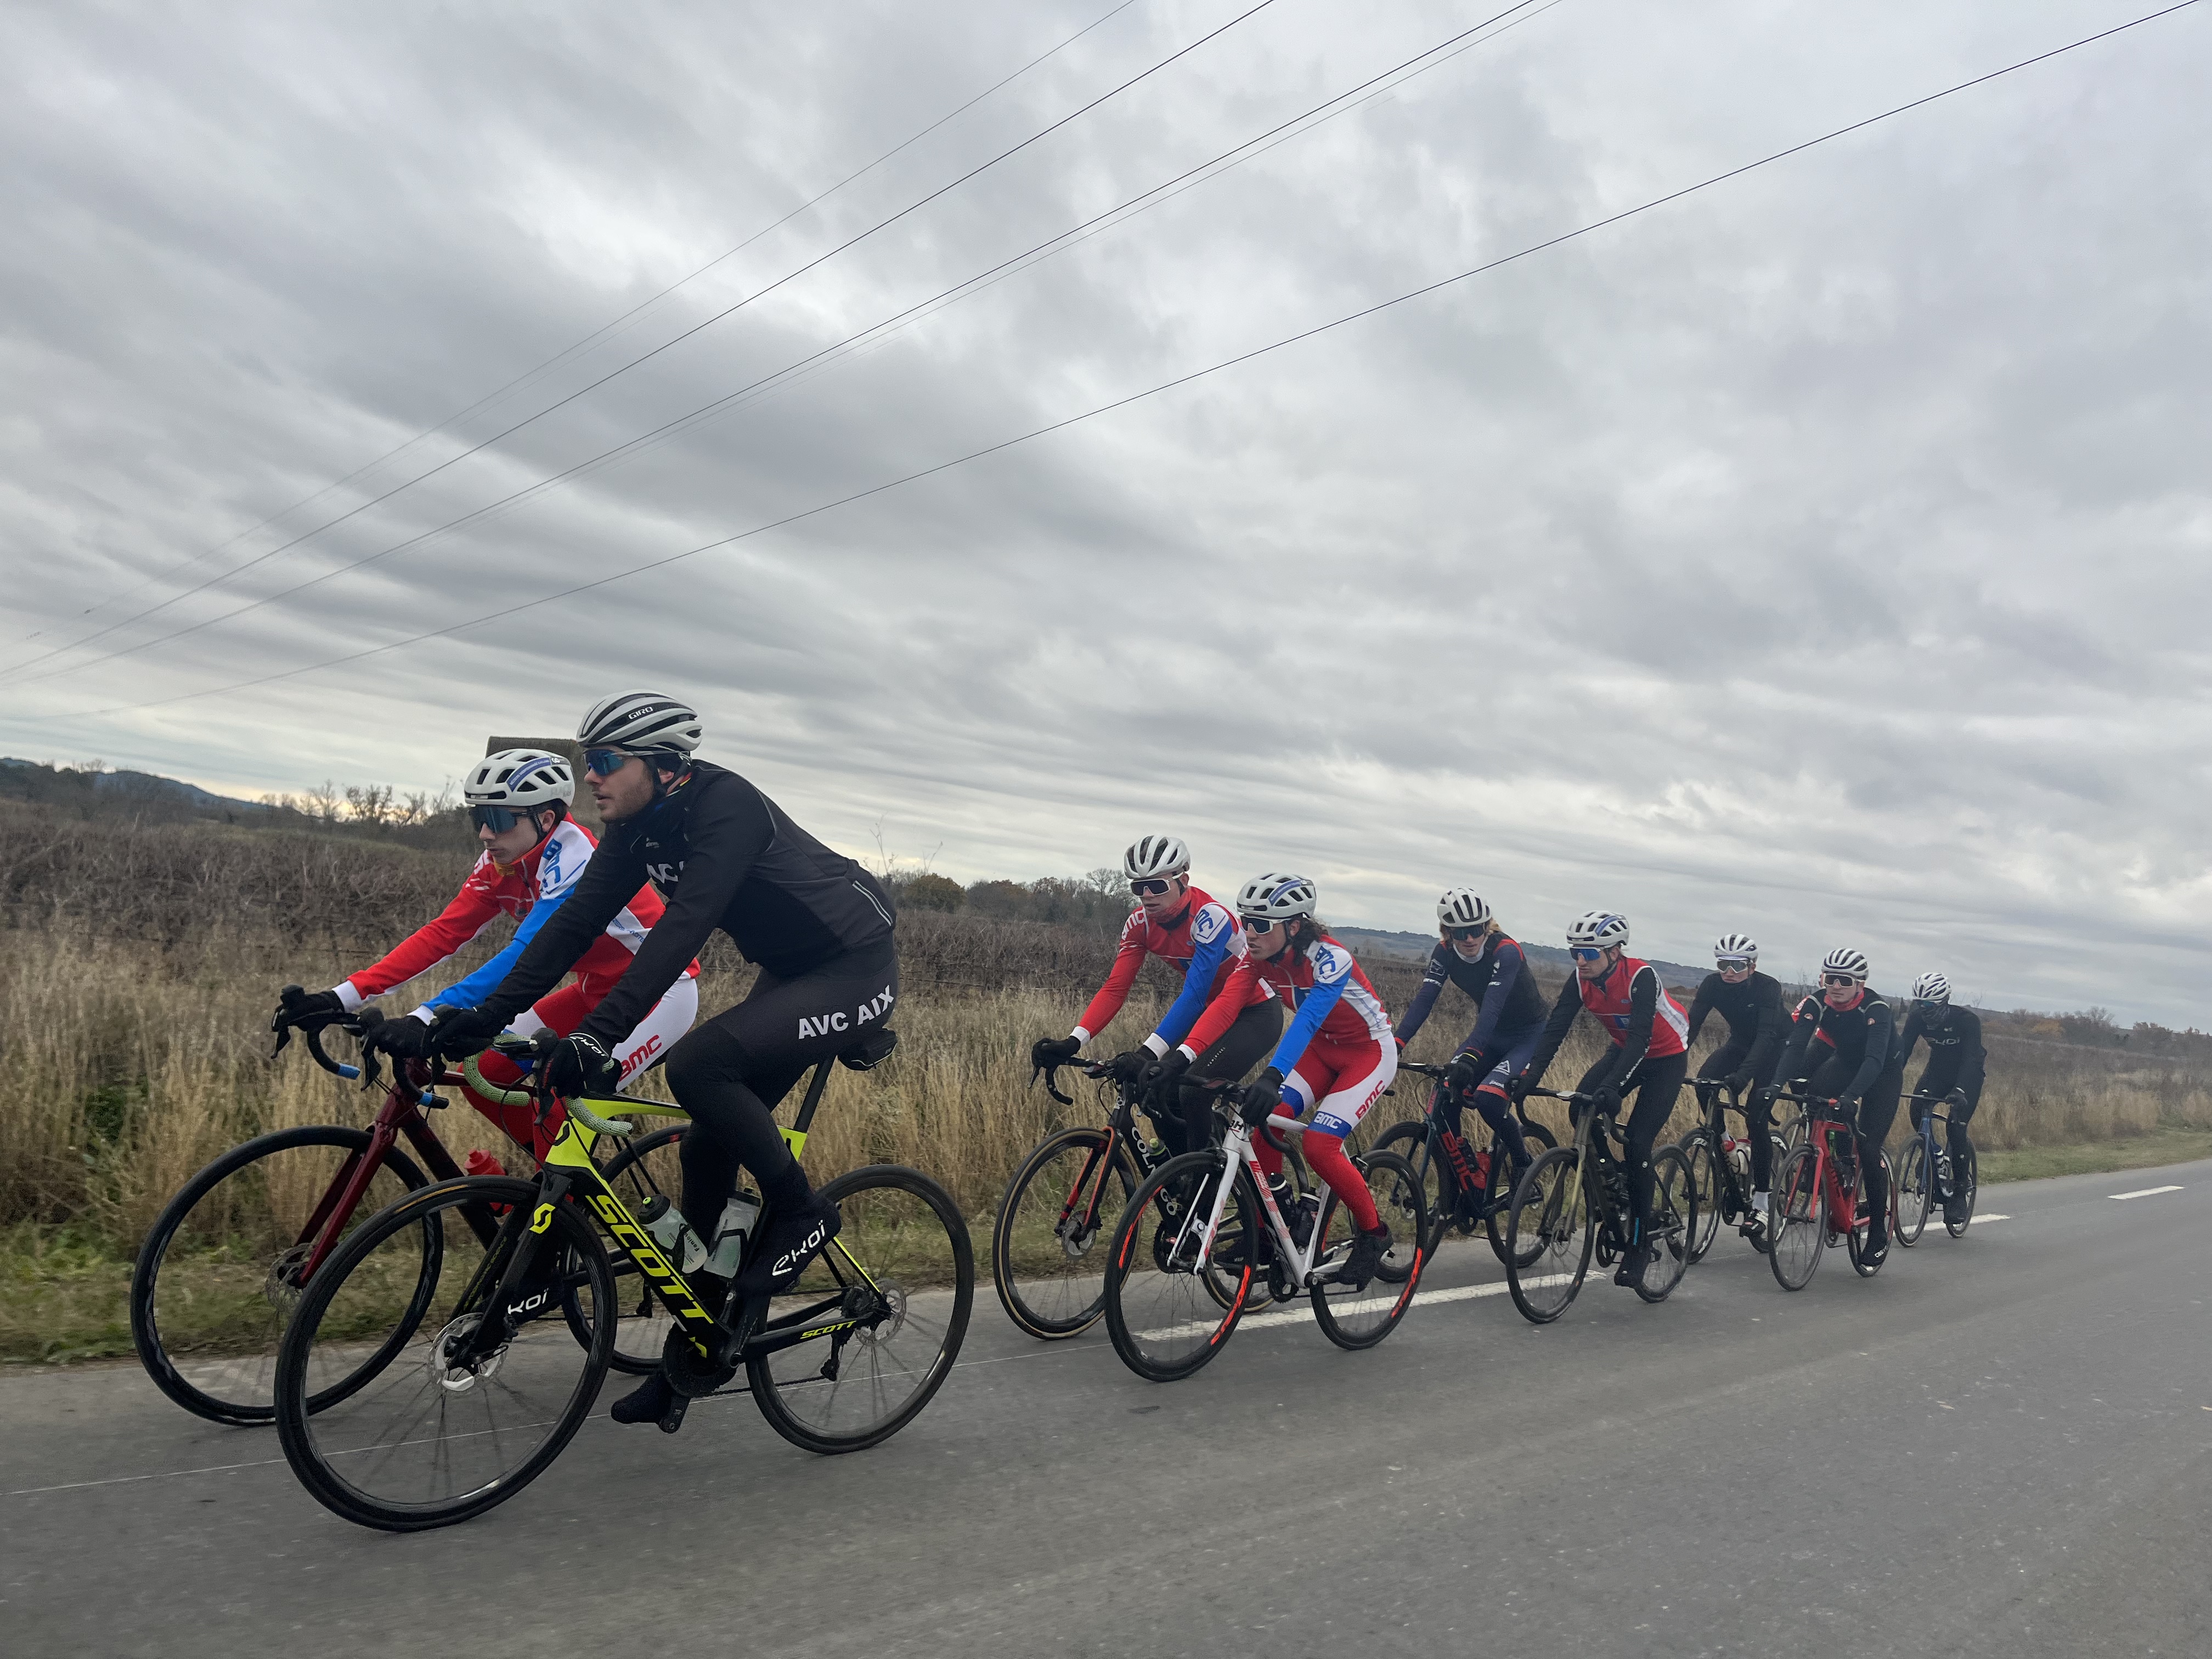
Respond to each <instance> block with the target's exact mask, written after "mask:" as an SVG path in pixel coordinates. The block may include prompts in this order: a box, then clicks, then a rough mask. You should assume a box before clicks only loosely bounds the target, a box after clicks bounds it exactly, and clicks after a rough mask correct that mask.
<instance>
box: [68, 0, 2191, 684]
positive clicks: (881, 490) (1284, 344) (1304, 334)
mask: <svg viewBox="0 0 2212 1659" xmlns="http://www.w3.org/2000/svg"><path fill="white" fill-rule="evenodd" d="M2196 4H2197V0H2178V3H2176V4H2173V5H2170V6H2166V7H2164V8H2161V9H2160V10H2157V11H2154V12H2149V13H2147V14H2145V15H2142V16H2141V17H2137V18H2134V19H2132V20H2130V21H2128V22H2124V23H2118V24H2115V25H2114V26H2113V27H2111V28H2107V29H2100V30H2099V31H2098V32H2097V33H2094V34H2088V35H2084V36H2082V37H2081V39H2080V40H2073V41H2069V42H2068V43H2067V44H2066V45H2064V46H2054V47H2052V48H2051V50H2050V51H2048V52H2038V53H2037V54H2035V56H2033V57H2032V58H2021V60H2020V61H2019V62H2017V63H2014V64H2006V65H2005V66H2004V67H2002V69H1995V70H1990V71H1988V72H1987V73H1986V74H1983V75H1978V76H1973V77H1972V79H1970V80H1966V81H1960V82H1957V83H1956V84H1954V85H1952V86H1948V87H1945V88H1942V90H1941V91H1938V92H1931V93H1929V94H1926V95H1925V96H1923V97H1920V98H1915V99H1913V100H1911V101H1910V102H1908V103H1903V104H1899V105H1897V106H1894V107H1893V108H1890V109H1886V110H1883V111H1882V112H1881V113H1879V114H1876V115H1869V116H1867V117H1865V118H1863V119H1861V120H1857V121H1853V122H1851V123H1850V125H1846V126H1840V127H1837V128H1835V129H1833V130H1832V131H1828V132H1824V133H1821V134H1820V135H1819V136H1818V137H1813V138H1808V139H1805V140H1803V141H1802V142H1801V143H1795V144H1791V145H1790V146H1789V147H1788V148H1786V149H1778V150H1775V151H1773V152H1772V153H1771V154H1769V155H1763V156H1760V157H1759V159H1758V160H1756V161H1747V162H1744V163H1743V164H1742V165H1741V166H1739V167H1730V168H1729V169H1728V170H1727V171H1726V172H1724V173H1715V174H1713V175H1712V176H1711V177H1710V178H1707V179H1700V180H1699V181H1698V182H1697V183H1696V184H1692V185H1683V186H1682V187H1681V188H1680V189H1679V190H1673V191H1668V192H1667V193H1666V194H1665V195H1662V196H1655V197H1651V198H1650V200H1649V201H1645V202H1641V203H1638V204H1637V205H1636V206H1634V207H1631V208H1624V209H1622V210H1620V212H1618V213H1611V214H1607V215H1606V216H1604V217H1602V218H1599V219H1594V220H1592V221H1590V222H1589V223H1588V224H1585V225H1581V226H1578V227H1577V228H1575V229H1572V230H1568V231H1562V232H1561V233H1560V234H1558V235H1556V236H1551V237H1547V238H1546V239H1545V240H1542V241H1540V242H1532V243H1530V244H1529V245H1528V246H1526V247H1523V248H1522V249H1520V250H1518V251H1517V252H1512V253H1508V254H1504V255H1501V256H1500V257H1499V258H1495V259H1491V260H1487V261H1486V262H1484V263H1483V264H1479V265H1474V266H1471V267H1470V268H1468V270H1462V271H1457V272H1455V273H1454V274H1453V275H1451V276H1443V277H1439V278H1438V279H1437V280H1436V281H1435V282H1432V283H1424V284H1422V285H1421V286H1420V287H1419V288H1415V289H1407V291H1406V292H1405V293H1403V294H1399V295H1394V296H1392V297H1391V298H1389V299H1388V300H1380V301H1376V302H1375V303H1374V304H1372V305H1369V306H1363V307H1360V308H1359V309H1358V310H1357V311H1351V312H1346V313H1345V314H1344V315H1342V316H1340V317H1337V318H1334V319H1330V320H1329V321H1328V322H1325V323H1317V324H1316V325H1314V326H1313V327H1311V328H1307V329H1302V330H1300V331H1298V332H1297V333H1296V334H1291V335H1286V336H1285V337H1283V338H1281V339H1279V340H1276V341H1273V342H1272V343H1269V344H1267V345H1263V346H1255V347H1254V348H1253V349H1251V350H1249V351H1242V352H1238V353H1237V355H1236V356H1231V357H1225V358H1223V359H1222V360H1221V361H1219V362H1214V363H1210V364H1208V365H1206V367H1205V368H1196V369H1193V370H1191V371H1190V372H1189V373H1188V374H1179V375H1176V377H1175V378H1174V379H1172V380H1162V381H1160V382H1158V384H1157V385H1154V386H1147V387H1146V388H1145V389H1144V390H1142V391H1140V392H1130V393H1128V394H1127V396H1124V397H1121V398H1114V399H1112V400H1111V401H1110V402H1107V403H1103V404H1097V405H1096V406H1094V407H1092V408H1091V409H1087V410H1082V411H1080V412H1079V413H1077V414H1074V415H1069V416H1063V417H1062V418H1061V419H1060V420H1057V421H1052V422H1048V423H1046V424H1045V425H1043V426H1039V427H1034V428H1030V430H1029V431H1027V432H1024V433H1020V434H1018V435H1015V436H1013V437H1011V438H1004V439H1001V440H1000V441H998V442H997V443H994V444H987V445H985V446H984V447H982V448H981V449H974V450H970V451H969V452H968V453H966V454H964V455H958V456H955V457H954V458H953V459H951V460H947V461H939V462H938V463H937V464H936V465H933V466H927V467H923V468H921V469H920V470H919V471H913V472H908V473H906V474H904V475H902V476H901V477H896V478H891V479H887V480H886V481H884V483H878V484H872V485H870V486H868V487H867V488H866V489H856V490H854V491H852V492H851V493H849V494H848V495H841V496H838V497H837V498H836V499H835V500H833V501H823V502H820V503H818V504H817V505H816V506H813V507H805V508H803V509H801V510H800V511H799V512H797V513H787V514H785V515H784V516H783V517H781V518H779V519H774V520H769V521H768V522H767V523H764V524H758V525H755V526H753V527H752V528H750V529H749V530H741V531H738V532H735V533H733V534H731V535H728V536H723V537H720V538H717V539H715V540H714V541H711V542H702V544H699V545H698V546H696V547H690V548H686V549H684V550H682V551H680V552H676V553H670V554H667V555H665V556H662V557H660V558H658V559H652V560H648V561H647V562H644V563H642V564H635V565H631V566H629V568H626V569H623V570H618V571H615V572H613V573H612V574H609V575H605V576H600V577H597V578H594V579H593V580H590V581H586V582H578V583H575V584H574V585H573V586H568V587H564V588H561V589H559V590H558V591H556V592H551V593H547V594H543V595H541V596H540V597H538V598H537V599H526V600H524V601H522V602H521V603H520V604H517V605H506V606H503V607H501V609H499V610H497V611H487V612H485V613H484V614H483V615H482V616H478V617H471V618H469V619H468V620H466V621H464V622H458V623H448V624H447V625H446V626H445V627H443V628H434V629H425V630H423V631H422V633H419V634H411V635H407V636H405V637H404V638H402V639H397V640H392V641H387V642H386V643H385V644H383V645H377V646H371V647H368V648H366V649H364V650H361V651H355V652H349V653H347V654H345V655H343V656H338V657H331V658H325V659H323V660H322V661H319V662H313V663H307V664H304V665H301V666H300V667H297V668H288V669H284V670H282V671H278V672H276V673H273V674H262V675H257V676H255V677H254V678H251V679H245V680H238V681H234V682H232V683H231V684H227V685H219V686H211V687H209V688H207V689H206V690H199V691H188V692H184V693H180V694H179V695H178V696H173V697H157V698H151V699H149V700H148V701H146V702H135V703H119V704H116V705H114V706H112V707H110V708H93V709H86V710H82V711H81V717H82V716H90V717H101V716H106V715H112V714H136V713H138V712H140V711H142V710H144V709H149V708H169V707H172V706H173V705H175V704H178V703H183V702H196V701H197V700H198V699H199V698H202V697H209V696H222V695H224V694H226V693H228V692H232V691H243V690H252V688H254V687H257V686H262V685H271V684H276V683H278V682H280V681H283V680H289V679H296V678H299V677H300V676H301V675H302V674H311V673H314V672H317V671H320V670H322V669H325V668H337V667H343V666H345V665H348V664H351V663H356V662H362V661H364V660H366V659H368V658H371V657H379V656H384V655H386V654H388V653H392V652H394V651H401V650H404V649H406V648H407V647H410V646H413V645H420V644H422V643H423V642H424V641H429V640H436V639H444V638H446V637H447V636H449V635H454V634H459V633H464V632H466V631H467V630H469V629H474V628H480V627H482V626H483V625H484V624H485V623H494V622H502V621H504V620H506V619H507V617H514V616H519V615H520V614H521V613H522V612H524V611H534V610H537V609H538V607H540V606H542V605H552V604H554V603H556V602H557V601H559V600H562V599H572V598H574V596H575V595H577V594H579V593H588V592H594V591H595V590H597V589H599V588H602V587H609V586H613V585H614V584H615V583H617V582H622V581H627V580H629V579H630V578H631V577H633V576H638V575H643V574H647V572H650V571H654V570H659V569H664V568H666V567H667V566H670V565H672V564H678V563H681V562H683V561H684V560H686V559H691V558H696V557H697V556H699V555H701V554H702V553H711V552H714V551H716V550H719V549H721V548H725V547H731V546H734V545H735V544H738V543H739V542H743V541H749V540H750V539H751V538H754V537H756V536H763V535H766V534H768V533H769V532H770V531H775V530H781V529H785V528H787V527H788V526H792V525H794V524H799V523H801V522H803V521H804V520H808V519H812V518H817V517H818V516H820V515H821V514H823V513H830V512H834V511H836V509H837V508H839V507H849V506H851V505H852V504H853V503H854V502H856V501H866V500H868V499H870V498H872V497H873V496H877V495H884V494H885V493H887V492H889V491H890V490H894V489H902V488H903V487H905V486H906V485H908V484H910V483H919V482H921V480H922V479H924V478H932V477H936V476H937V475H938V474H939V473H940V472H949V471H952V470H953V469H954V468H956V467H960V466H965V465H968V464H969V462H971V461H978V460H981V459H985V458H986V457H987V456H992V455H996V454H999V453H1001V452H1003V451H1006V450H1009V449H1013V448H1016V447H1019V446H1021V445H1023V444H1026V443H1030V442H1033V441H1036V439H1039V438H1042V437H1047V436H1049V435H1051V434H1053V433H1055V432H1060V431H1064V430H1066V428H1070V427H1073V426H1078V425H1080V424H1082V423H1083V422H1085V421H1090V420H1094V419H1096V418H1097V416H1101V415H1108V414H1111V413H1113V412H1114V411H1115V410H1121V409H1127V408H1128V407H1129V406H1130V405H1132V404H1139V403H1143V402H1145V401H1146V400H1147V399H1150V398H1156V397H1158V396H1160V395H1161V394H1162V393H1164V392H1172V391H1174V390H1176V388H1178V387H1181V386H1189V385H1191V384H1192V383H1194V381H1198V380H1205V379H1206V378H1207V377H1208V376H1210V375H1214V374H1221V373H1222V372H1224V371H1225V370H1227V369H1231V368H1237V367H1239V366H1240V365H1242V364H1244V363H1249V362H1255V361H1256V360H1257V359H1259V358H1261V357H1266V356H1271V355H1273V353H1275V352H1278V351H1282V350H1284V349H1287V348H1289V347H1291V346H1294V345H1297V344H1299V343H1303V342H1304V341H1307V340H1310V339H1314V338H1316V337H1318V336H1321V335H1323V334H1327V333H1329V332H1331V331H1334V330H1336V329H1339V328H1342V327H1345V326H1346V325H1348V324H1352V323H1356V322H1359V321H1361V320H1363V319H1366V318H1369V317H1373V316H1376V315H1378V314H1379V313H1383V312H1385V311H1389V310H1392V309H1395V307H1399V306H1402V305H1406V304H1408V303H1410V302H1411V301H1415V300H1418V299H1421V298H1424V297H1425V296H1426V295H1431V294H1435V293H1437V292H1439V291H1440V290H1442V289H1447V288H1451V287H1454V286H1455V285H1456V284H1458V283H1464V282H1468V281H1470V280H1471V279H1473V278H1474V277H1477V276H1484V275H1486V274H1487V273H1488V272H1491V271H1493V270H1501V269H1503V268H1504V266H1507V265H1510V264H1517V263H1518V262H1519V261H1521V260H1523V259H1527V258H1532V257H1534V255H1536V254H1539V253H1542V252H1547V251H1549V250H1550V249H1553V248H1555V247H1559V246H1563V245H1565V243H1568V242H1571V241H1575V240H1579V239H1580V238H1582V237H1584V236H1588V235H1590V234H1593V233H1595V232H1597V231H1600V230H1603V229H1606V228H1608V227H1610V226H1613V225H1617V224H1620V223H1622V222H1626V221H1627V220H1630V219H1633V218H1636V217H1638V216H1641V215H1643V214H1646V213H1650V212H1651V211H1652V210H1655V209H1656V208H1662V207H1665V206H1668V204H1672V203H1674V202H1679V201H1681V200H1683V199H1684V198H1685V197H1690V196H1694V195H1696V194H1698V193H1699V191H1705V190H1710V189H1711V188H1712V187H1713V186H1715V185H1723V184H1726V183H1728V182H1729V180H1730V179H1740V178H1742V177H1743V176H1744V175H1745V174H1746V173H1755V172H1757V171H1758V170H1759V169H1760V168H1762V167H1771V166H1772V165H1773V164H1774V163H1776V162H1778V161H1786V160H1788V159H1789V158H1790V157H1791V156H1793V155H1802V154H1804V153H1805V152H1806V151H1807V150H1809V149H1817V148H1818V147H1819V146H1820V145H1822V144H1826V143H1832V142H1833V141H1834V140H1836V139H1838V138H1843V137H1849V136H1850V134H1852V133H1855V132H1862V131H1865V130H1866V129H1867V128H1869V127H1871V126H1875V125H1878V124H1879V123H1881V122H1883V121H1887V120H1890V119H1893V118H1895V117H1897V116H1899V115H1904V114H1907V113H1909V112H1911V111H1913V110H1917V109H1923V108H1925V107H1926V106H1928V105H1930V104H1933V103H1937V102H1940V101H1941V100H1943V99H1946V98H1950V97H1954V96H1955V95H1957V94H1960V93H1962V92H1966V91H1969V90H1971V89H1972V88H1975V87H1979V86H1984V85H1987V84H1988V83H1989V82H1992V81H1996V80H1999V79H2002V77H2003V76H2008V75H2013V74H2016V73H2018V72H2019V71H2020V70H2024V69H2030V68H2033V66H2034V65H2036V64H2045V63H2048V62H2050V61H2051V59H2052V58H2061V57H2063V56H2064V55H2065V54H2067V53H2068V52H2077V51H2079V50H2080V49H2081V48H2082V47H2084V46H2093V45H2094V44H2096V43H2097V42H2098V41H2100V40H2110V39H2112V37H2113V36H2114V35H2118V34H2124V33H2126V32H2127V31H2128V30H2130V29H2133V28H2140V27H2142V26H2143V25H2144V24H2146V23H2151V22H2155V21H2158V20H2159V19H2160V18H2161V17H2170V16H2172V15H2174V14H2175V13H2176V12H2182V11H2186V10H2188V9H2190V8H2191V6H2194V5H2196Z"/></svg>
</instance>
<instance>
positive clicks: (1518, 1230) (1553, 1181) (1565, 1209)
mask: <svg viewBox="0 0 2212 1659" xmlns="http://www.w3.org/2000/svg"><path fill="white" fill-rule="evenodd" d="M1583 1185H1584V1183H1583V1170H1582V1165H1581V1161H1580V1159H1579V1158H1577V1156H1576V1153H1575V1149H1574V1148H1573V1147H1571V1146H1555V1147H1553V1149H1552V1150H1551V1151H1550V1152H1546V1153H1545V1154H1544V1155H1543V1156H1542V1157H1541V1158H1536V1159H1534V1160H1533V1161H1531V1162H1530V1164H1529V1165H1528V1168H1527V1169H1526V1170H1522V1174H1521V1179H1520V1181H1519V1182H1516V1184H1515V1186H1514V1188H1513V1195H1512V1197H1511V1198H1510V1199H1509V1200H1507V1202H1508V1204H1510V1206H1511V1214H1510V1218H1509V1222H1508V1225H1507V1229H1506V1244H1507V1254H1506V1259H1505V1283H1506V1286H1507V1288H1508V1289H1509V1290H1510V1291H1512V1293H1513V1305H1514V1306H1515V1307H1516V1308H1518V1309H1520V1310H1521V1316H1522V1318H1524V1319H1526V1320H1527V1321H1528V1322H1529V1323H1530V1324H1532V1325H1548V1324H1550V1323H1551V1322H1553V1320H1555V1319H1557V1318H1558V1317H1559V1316H1560V1315H1561V1314H1563V1313H1565V1312H1566V1310H1567V1309H1568V1308H1569V1307H1570V1306H1571V1305H1572V1304H1573V1302H1574V1299H1575V1297H1576V1295H1577V1293H1578V1292H1579V1291H1581V1290H1582V1287H1583V1279H1584V1278H1585V1277H1586V1276H1587V1275H1588V1274H1589V1264H1590V1252H1591V1251H1592V1249H1595V1246H1596V1243H1597V1212H1596V1211H1595V1210H1594V1209H1593V1208H1592V1207H1591V1206H1590V1202H1589V1194H1588V1193H1587V1192H1586V1191H1584V1189H1583ZM1528 1229H1533V1231H1534V1232H1535V1234H1536V1238H1535V1240H1534V1242H1533V1243H1528V1244H1524V1243H1523V1242H1522V1236H1523V1232H1524V1230H1528ZM1577 1234H1579V1236H1580V1240H1579V1243H1578V1244H1577V1243H1576V1235H1577ZM1547 1258H1557V1259H1556V1261H1547ZM1570 1263H1571V1266H1570V1265H1569V1264H1570ZM1539 1268H1548V1269H1549V1271H1546V1272H1538V1271H1537V1269H1539ZM1563 1279H1564V1280H1565V1283H1564V1285H1562V1283H1561V1280H1563ZM1555 1291H1557V1292H1560V1293H1559V1294H1557V1295H1554V1294H1553V1292H1555Z"/></svg>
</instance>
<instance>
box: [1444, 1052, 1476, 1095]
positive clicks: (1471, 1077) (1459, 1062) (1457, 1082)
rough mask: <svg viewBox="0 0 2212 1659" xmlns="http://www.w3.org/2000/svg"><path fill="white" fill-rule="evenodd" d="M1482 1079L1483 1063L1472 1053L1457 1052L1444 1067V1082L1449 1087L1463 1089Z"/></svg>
mask: <svg viewBox="0 0 2212 1659" xmlns="http://www.w3.org/2000/svg"><path fill="white" fill-rule="evenodd" d="M1481 1081H1482V1065H1481V1062H1480V1060H1477V1059H1476V1057H1475V1056H1474V1055H1473V1054H1454V1055H1453V1056H1452V1057H1451V1063H1450V1064H1449V1065H1448V1066H1445V1067H1444V1083H1445V1085H1446V1086H1447V1087H1449V1088H1453V1089H1457V1090H1461V1091H1466V1090H1468V1089H1472V1088H1473V1087H1474V1085H1476V1084H1478V1083H1480V1082H1481Z"/></svg>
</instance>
